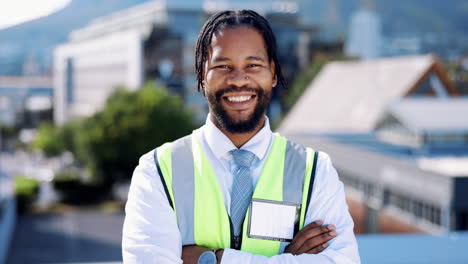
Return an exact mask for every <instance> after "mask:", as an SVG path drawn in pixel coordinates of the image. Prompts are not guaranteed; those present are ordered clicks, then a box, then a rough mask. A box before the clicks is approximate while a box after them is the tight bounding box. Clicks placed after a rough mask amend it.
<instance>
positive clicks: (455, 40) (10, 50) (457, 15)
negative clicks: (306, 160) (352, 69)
mask: <svg viewBox="0 0 468 264" xmlns="http://www.w3.org/2000/svg"><path fill="white" fill-rule="evenodd" d="M147 1H149V0H99V1H96V0H73V1H72V2H71V3H70V4H69V5H68V6H67V7H65V8H64V9H62V10H60V11H58V12H56V13H54V14H51V15H49V16H47V17H43V18H39V19H36V20H33V21H29V22H26V23H23V24H20V25H17V26H14V27H10V28H7V29H3V30H0V75H21V74H22V73H23V64H24V63H25V61H29V62H32V63H35V64H37V66H38V68H39V71H40V72H41V73H47V72H50V70H51V65H52V53H53V49H54V47H55V46H56V45H58V44H60V43H64V42H66V40H67V36H68V34H69V33H70V32H71V31H72V30H74V29H77V28H80V27H83V26H85V25H86V24H87V23H88V22H89V21H90V20H92V19H93V18H96V17H100V16H103V15H107V14H109V13H112V12H115V11H118V10H121V9H125V8H128V7H131V6H134V5H137V4H140V3H144V2H147ZM218 1H226V2H230V1H236V0H218ZM242 1H247V0H242ZM242 1H241V2H242ZM257 1H270V0H257ZM296 1H298V2H299V14H300V16H301V19H302V21H304V23H309V24H317V25H319V26H320V27H321V30H322V33H323V34H324V35H328V37H329V38H332V39H333V38H335V39H336V38H340V39H342V38H345V37H346V33H347V31H348V24H349V21H350V17H351V15H352V14H353V12H355V11H356V10H357V9H358V8H359V7H360V6H361V5H362V3H367V4H371V5H373V6H374V8H375V10H376V12H377V13H378V14H379V15H380V17H381V21H382V31H383V32H382V33H383V35H384V36H386V37H398V36H416V37H418V38H421V39H422V43H423V46H424V49H423V51H424V52H436V53H438V54H439V55H441V56H442V57H448V56H449V55H450V54H451V53H455V54H462V53H468V26H467V25H468V1H467V0H449V1H441V0H424V1H422V0H392V1H389V0H373V1H371V0H296ZM202 2H203V0H166V3H168V4H169V5H171V6H187V5H189V6H197V5H201V3H202ZM237 2H238V1H237ZM237 2H236V3H237Z"/></svg>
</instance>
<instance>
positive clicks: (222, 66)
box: [215, 65, 229, 69]
mask: <svg viewBox="0 0 468 264" xmlns="http://www.w3.org/2000/svg"><path fill="white" fill-rule="evenodd" d="M215 68H218V69H229V66H227V65H218V66H215Z"/></svg>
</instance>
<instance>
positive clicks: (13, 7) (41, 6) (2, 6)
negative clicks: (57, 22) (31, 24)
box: [0, 0, 71, 29]
mask: <svg viewBox="0 0 468 264" xmlns="http://www.w3.org/2000/svg"><path fill="white" fill-rule="evenodd" d="M70 2H71V0H0V29H3V28H7V27H10V26H13V25H16V24H19V23H22V22H26V21H29V20H32V19H35V18H40V17H43V16H47V15H49V14H51V13H53V12H55V11H58V10H60V9H62V8H64V7H65V6H67V5H68V4H69V3H70Z"/></svg>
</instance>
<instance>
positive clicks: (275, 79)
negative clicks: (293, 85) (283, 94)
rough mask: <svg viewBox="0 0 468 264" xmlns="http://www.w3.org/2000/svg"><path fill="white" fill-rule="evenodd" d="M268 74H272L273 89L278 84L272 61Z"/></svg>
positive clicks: (274, 65)
mask: <svg viewBox="0 0 468 264" xmlns="http://www.w3.org/2000/svg"><path fill="white" fill-rule="evenodd" d="M270 72H271V73H272V74H273V84H272V87H275V86H276V85H277V84H278V76H277V75H276V64H275V62H274V61H273V60H271V61H270Z"/></svg>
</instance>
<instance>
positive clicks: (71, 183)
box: [52, 171, 81, 192]
mask: <svg viewBox="0 0 468 264" xmlns="http://www.w3.org/2000/svg"><path fill="white" fill-rule="evenodd" d="M52 184H53V186H54V189H55V190H56V191H58V192H66V191H68V190H72V189H76V188H77V187H78V186H79V185H80V184H81V180H80V175H79V174H78V172H76V171H61V172H59V173H57V174H55V176H54V179H53V181H52Z"/></svg>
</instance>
